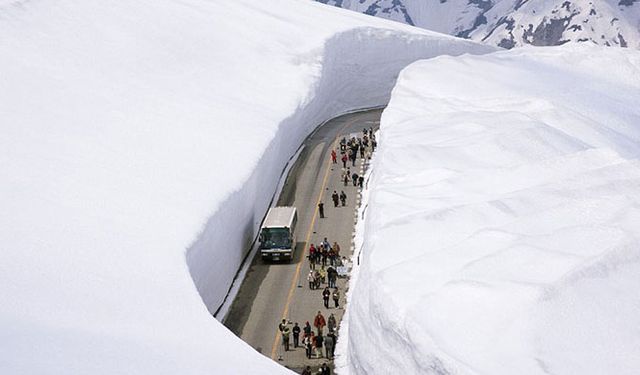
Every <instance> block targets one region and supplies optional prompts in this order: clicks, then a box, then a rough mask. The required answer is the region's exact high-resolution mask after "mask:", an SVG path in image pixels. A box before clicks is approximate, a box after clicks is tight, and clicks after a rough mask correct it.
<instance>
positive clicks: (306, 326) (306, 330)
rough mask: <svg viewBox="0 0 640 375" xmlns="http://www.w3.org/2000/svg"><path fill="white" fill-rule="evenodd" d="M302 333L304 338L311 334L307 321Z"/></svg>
mask: <svg viewBox="0 0 640 375" xmlns="http://www.w3.org/2000/svg"><path fill="white" fill-rule="evenodd" d="M302 333H303V334H304V337H307V336H309V335H310V334H311V324H309V322H308V321H307V322H306V323H305V325H304V328H303V329H302Z"/></svg>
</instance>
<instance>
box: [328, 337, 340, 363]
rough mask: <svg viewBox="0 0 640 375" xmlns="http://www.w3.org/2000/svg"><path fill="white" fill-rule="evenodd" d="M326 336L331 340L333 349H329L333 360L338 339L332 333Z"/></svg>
mask: <svg viewBox="0 0 640 375" xmlns="http://www.w3.org/2000/svg"><path fill="white" fill-rule="evenodd" d="M327 336H331V338H332V339H333V347H332V348H331V358H333V357H335V352H336V344H337V343H338V338H337V337H336V335H335V333H333V332H331V333H329V334H328V335H327Z"/></svg>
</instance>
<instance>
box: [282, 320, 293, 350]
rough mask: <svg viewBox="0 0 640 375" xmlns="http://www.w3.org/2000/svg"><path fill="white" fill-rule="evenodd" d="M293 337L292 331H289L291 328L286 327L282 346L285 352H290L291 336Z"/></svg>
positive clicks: (283, 332)
mask: <svg viewBox="0 0 640 375" xmlns="http://www.w3.org/2000/svg"><path fill="white" fill-rule="evenodd" d="M290 335H291V330H290V329H289V326H285V327H284V330H283V331H282V345H283V346H284V351H285V352H288V351H289V336H290Z"/></svg>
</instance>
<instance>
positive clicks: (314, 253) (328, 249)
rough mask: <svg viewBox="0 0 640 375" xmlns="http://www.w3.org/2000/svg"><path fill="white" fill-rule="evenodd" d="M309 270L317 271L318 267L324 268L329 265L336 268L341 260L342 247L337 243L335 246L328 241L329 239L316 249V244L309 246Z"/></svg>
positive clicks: (325, 239)
mask: <svg viewBox="0 0 640 375" xmlns="http://www.w3.org/2000/svg"><path fill="white" fill-rule="evenodd" d="M308 258H309V268H310V269H312V270H315V269H316V265H319V266H322V267H323V268H324V267H326V266H327V263H329V264H330V265H331V266H335V265H336V264H337V263H338V262H339V259H340V245H338V243H337V242H334V243H333V246H331V244H330V243H329V241H327V237H325V238H324V240H322V242H320V243H319V244H318V247H316V246H315V245H314V244H311V246H309V255H308Z"/></svg>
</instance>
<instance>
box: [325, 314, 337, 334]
mask: <svg viewBox="0 0 640 375" xmlns="http://www.w3.org/2000/svg"><path fill="white" fill-rule="evenodd" d="M336 326H337V322H336V317H335V315H333V313H331V315H329V319H327V329H328V330H329V333H332V332H333V331H334V330H335V329H336Z"/></svg>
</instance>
